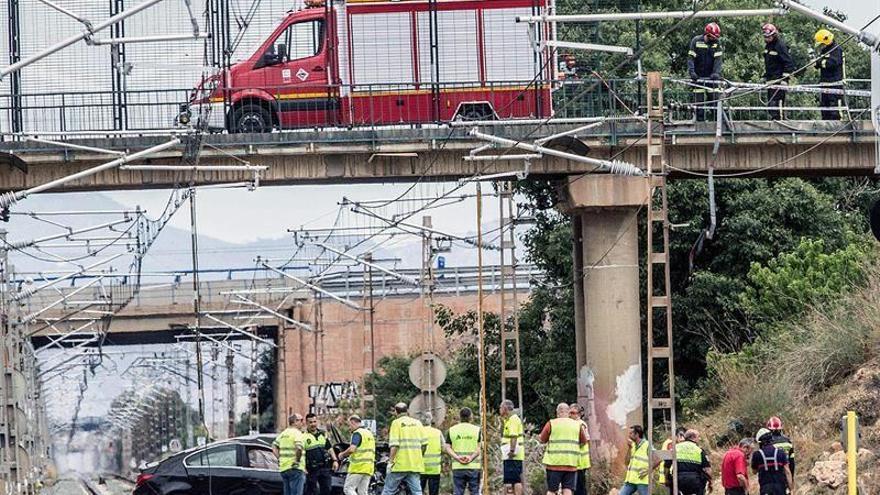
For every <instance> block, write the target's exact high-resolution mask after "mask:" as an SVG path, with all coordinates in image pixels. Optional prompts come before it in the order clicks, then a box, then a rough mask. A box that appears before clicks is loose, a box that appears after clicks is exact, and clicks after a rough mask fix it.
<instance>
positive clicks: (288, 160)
mask: <svg viewBox="0 0 880 495" xmlns="http://www.w3.org/2000/svg"><path fill="white" fill-rule="evenodd" d="M582 125H583V124H575V123H565V124H555V123H550V124H547V125H538V124H531V123H529V124H519V125H516V124H512V123H510V122H504V123H498V124H494V125H483V126H481V127H480V130H481V131H482V132H485V133H488V134H493V135H497V136H502V137H507V138H510V139H513V140H517V141H524V142H529V141H534V140H535V139H539V138H542V137H546V136H549V135H552V134H556V133H559V132H563V131H566V130H571V129H574V128H576V127H579V126H582ZM469 129H470V128H469V127H466V126H460V127H458V126H456V127H448V126H423V127H420V128H412V127H406V128H377V129H336V130H333V129H324V130H303V131H287V132H275V133H268V134H212V135H208V136H206V137H205V139H204V143H205V144H206V146H205V147H204V149H203V152H202V155H201V161H200V164H201V165H231V164H240V162H237V161H236V160H235V159H233V158H231V156H234V157H236V158H239V159H241V160H246V161H247V162H249V163H250V164H251V165H265V166H268V167H269V169H268V170H266V171H265V172H263V173H262V175H261V184H264V185H292V184H321V183H351V182H388V181H411V180H414V179H416V178H418V177H423V176H424V177H429V178H433V179H459V178H464V177H471V176H473V175H484V174H496V173H502V172H516V171H521V170H523V161H522V160H497V161H484V162H472V161H465V160H464V156H465V155H467V154H468V152H469V150H471V149H473V148H475V147H477V146H479V145H481V144H484V143H483V142H481V141H476V140H475V139H473V138H472V137H470V136H468V134H467V133H468V130H469ZM645 133H646V124H645V123H644V122H641V121H613V122H607V123H603V124H602V125H600V126H597V127H594V128H592V129H589V130H585V131H582V132H579V133H577V136H578V137H579V138H580V139H581V140H582V141H583V142H584V143H586V144H587V145H588V146H589V147H590V149H591V151H590V156H592V157H595V158H611V157H615V158H617V159H620V160H623V161H627V162H630V163H633V164H635V165H637V166H641V165H642V164H643V163H644V156H645V140H644V136H645ZM664 136H665V140H666V157H667V162H668V163H669V165H671V166H672V167H675V169H674V170H673V173H674V174H678V175H686V173H685V172H684V171H687V172H693V173H697V174H699V173H704V172H706V171H707V167H708V165H709V164H710V163H712V162H713V161H714V166H715V171H716V172H717V173H719V174H724V173H734V172H736V173H741V172H753V173H754V174H755V175H758V176H761V175H763V176H768V175H868V174H873V173H874V169H875V166H876V163H877V158H876V152H875V147H876V143H877V139H878V138H877V133H876V132H875V129H874V128H873V125H872V124H871V122H869V121H854V122H851V123H848V124H846V123H841V122H823V121H791V122H784V123H779V122H768V121H745V122H733V123H732V124H731V126H729V127H726V128H725V130H724V133H723V135H722V136H721V141H720V148H719V153H718V155H717V157H714V158H713V156H712V149H713V146H714V144H715V139H716V138H715V125H714V123H697V124H695V123H680V124H667V125H666V127H665V129H664ZM167 140H168V137H167V136H130V137H105V138H98V137H96V138H90V139H77V140H72V141H71V142H74V143H76V144H81V145H87V146H95V147H100V148H106V149H112V150H140V149H144V148H147V147H149V146H153V145H156V144H160V143H162V142H166V141H167ZM0 150H3V151H7V152H11V153H14V154H15V155H16V156H19V157H21V158H22V159H23V160H25V161H26V162H27V164H28V168H29V170H28V173H24V172H22V171H21V170H18V169H15V168H13V167H2V170H0V190H2V191H8V190H16V189H23V188H28V187H32V186H34V185H38V184H42V183H45V182H48V181H50V180H53V179H57V178H59V177H63V176H66V175H69V174H72V173H75V172H78V171H80V170H84V169H87V168H90V167H93V166H95V165H98V164H100V163H104V162H106V161H109V158H108V156H107V155H102V154H97V153H92V152H87V151H78V150H71V149H64V148H61V147H58V146H57V145H51V144H42V143H35V142H31V141H11V142H3V143H0ZM182 153H183V147H182V146H178V147H176V148H172V149H170V150H167V151H165V152H162V153H158V154H156V155H153V158H150V159H148V160H143V161H140V162H138V164H150V165H162V164H165V165H179V164H180V163H181V157H182ZM493 153H501V151H500V150H499V151H494V152H493ZM516 153H517V154H520V153H522V151H516ZM593 169H594V167H593V166H592V165H588V164H585V163H580V162H576V161H570V160H565V159H560V158H555V157H550V156H545V157H543V158H541V159H535V160H533V161H532V163H531V166H530V169H529V174H530V175H534V176H562V175H576V174H584V173H590V172H592V171H593ZM190 176H191V172H188V171H185V172H181V171H177V172H169V171H155V170H153V171H134V170H120V169H112V170H108V171H105V172H102V173H99V174H97V175H94V176H91V177H88V178H86V179H82V180H80V181H78V182H75V183H71V184H69V185H67V186H65V188H64V189H60V190H71V191H73V190H107V189H134V188H137V189H145V188H167V187H172V186H174V185H175V184H179V183H181V182H189V178H190ZM250 178H251V177H250V176H249V175H246V174H243V173H242V172H237V171H235V172H210V173H199V175H198V179H199V180H198V182H199V183H200V184H214V183H225V182H235V181H242V180H248V179H250Z"/></svg>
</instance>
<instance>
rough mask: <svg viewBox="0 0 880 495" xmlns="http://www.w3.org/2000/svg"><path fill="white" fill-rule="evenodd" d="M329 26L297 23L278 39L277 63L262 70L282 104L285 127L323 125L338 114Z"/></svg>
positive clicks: (275, 45)
mask: <svg viewBox="0 0 880 495" xmlns="http://www.w3.org/2000/svg"><path fill="white" fill-rule="evenodd" d="M325 29H326V23H325V22H324V19H323V18H315V19H306V20H300V21H294V22H293V23H291V24H290V25H289V26H287V28H286V29H285V30H284V31H282V32H281V34H280V35H279V36H278V38H276V39H275V41H274V43H273V44H272V46H271V47H270V48H269V51H267V53H271V52H272V51H274V56H275V57H276V59H275V60H273V62H275V63H273V64H271V65H267V66H266V67H264V68H263V69H262V70H264V71H265V73H264V81H265V85H266V89H267V90H268V91H269V92H271V93H272V94H273V95H274V96H275V99H276V101H277V102H278V110H279V115H280V119H281V126H282V127H303V126H312V125H321V124H325V123H327V122H328V121H329V117H330V116H331V115H332V113H333V112H334V111H335V110H334V109H335V106H334V105H335V101H336V100H335V98H330V97H329V95H330V93H329V81H328V73H329V71H328V67H327V65H328V63H329V62H328V60H327V47H326V43H325V38H326V36H325Z"/></svg>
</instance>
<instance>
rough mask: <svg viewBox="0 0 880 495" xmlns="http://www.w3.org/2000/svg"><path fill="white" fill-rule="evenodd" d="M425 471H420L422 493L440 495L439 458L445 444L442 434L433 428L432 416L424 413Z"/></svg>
mask: <svg viewBox="0 0 880 495" xmlns="http://www.w3.org/2000/svg"><path fill="white" fill-rule="evenodd" d="M424 423H425V440H426V442H427V444H426V445H425V454H424V458H425V469H424V471H422V493H423V494H428V493H430V494H431V495H440V471H441V468H442V467H443V459H442V457H441V455H442V453H443V450H444V446H445V443H446V442H444V441H443V432H442V431H440V430H438V429H437V428H435V427H434V415H433V414H431V413H425V416H424Z"/></svg>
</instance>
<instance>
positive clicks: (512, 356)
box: [498, 182, 525, 412]
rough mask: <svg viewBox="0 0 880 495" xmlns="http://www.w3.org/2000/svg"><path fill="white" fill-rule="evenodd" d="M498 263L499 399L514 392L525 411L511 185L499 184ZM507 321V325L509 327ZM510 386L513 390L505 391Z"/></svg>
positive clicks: (508, 397) (514, 213) (520, 406)
mask: <svg viewBox="0 0 880 495" xmlns="http://www.w3.org/2000/svg"><path fill="white" fill-rule="evenodd" d="M498 203H499V221H500V222H501V225H500V226H499V227H500V228H499V235H500V248H501V249H500V261H501V278H500V280H501V283H500V287H501V290H500V291H499V292H500V294H501V310H500V311H499V315H500V317H501V329H500V332H501V399H502V400H503V399H511V400H513V399H512V398H511V396H512V395H513V393H514V392H515V393H516V401H515V402H516V406H517V407H518V408H520V411H521V412H522V411H524V410H525V407H524V406H523V403H522V402H523V396H522V369H521V360H520V343H519V300H518V294H517V286H516V269H517V265H518V263H519V260H518V259H517V257H516V216H517V215H516V202H515V201H514V198H513V183H512V182H502V183H499V184H498ZM508 320H510V325H508ZM508 385H513V387H512V388H513V390H509V389H508Z"/></svg>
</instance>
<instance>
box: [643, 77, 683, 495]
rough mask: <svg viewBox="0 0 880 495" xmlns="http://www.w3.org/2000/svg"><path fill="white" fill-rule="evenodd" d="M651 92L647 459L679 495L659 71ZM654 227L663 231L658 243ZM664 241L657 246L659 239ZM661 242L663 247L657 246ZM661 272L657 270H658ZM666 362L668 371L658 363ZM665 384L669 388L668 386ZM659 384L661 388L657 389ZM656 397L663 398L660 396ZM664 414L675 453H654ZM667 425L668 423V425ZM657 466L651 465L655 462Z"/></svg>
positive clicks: (649, 80) (649, 87)
mask: <svg viewBox="0 0 880 495" xmlns="http://www.w3.org/2000/svg"><path fill="white" fill-rule="evenodd" d="M647 90H648V91H647V92H648V95H647V96H648V101H647V103H648V132H647V151H648V156H647V174H648V180H649V181H650V182H649V184H648V187H649V191H650V194H649V196H648V202H647V216H648V218H647V228H646V231H647V235H646V243H647V249H646V251H645V252H646V253H647V259H646V264H647V267H646V268H647V270H646V271H647V276H646V280H647V308H646V315H647V318H646V319H647V323H648V334H647V339H648V377H647V379H648V387H647V388H648V429H647V431H646V434H647V438H648V440H649V442H648V445H649V446H650V447H649V449H650V451H651V452H652V456H649V459H660V460H663V461H667V460H671V461H672V470H671V472H672V473H673V476H672V493H678V480H677V479H676V476H675V475H674V473H675V472H676V469H675V468H676V462H675V440H674V437H675V428H676V418H675V372H674V369H673V356H674V354H673V348H672V345H673V342H672V293H671V290H670V280H671V277H670V269H669V268H670V267H669V209H668V203H667V195H666V161H665V158H664V142H663V80H662V78H661V77H660V73H659V72H651V73H649V74H648V78H647ZM655 229H658V230H659V231H660V232H661V233H660V236H659V239H656V236H655ZM658 240H659V241H660V243H658V242H657V241H658ZM658 244H662V247H659V250H658ZM661 267H662V271H663V275H662V279H663V281H662V284H656V283H655V282H656V281H655V277H654V275H655V270H657V269H659V268H661ZM657 271H659V270H657ZM655 318H662V319H663V320H664V323H663V324H661V325H660V326H661V328H662V327H663V326H665V327H666V332H665V337H663V336H662V333H661V336H660V338H659V339H658V338H657V336H656V335H655V331H654V328H655V324H654V323H655V321H654V320H655ZM664 362H665V364H666V367H665V370H663V369H662V366H660V373H656V372H657V371H658V369H657V368H658V367H657V366H656V365H657V364H658V363H659V364H661V365H662V364H663V363H664ZM664 381H665V382H666V383H665V386H664ZM658 383H659V386H658ZM658 394H660V395H659V396H658ZM656 413H660V415H662V416H663V417H664V419H666V418H668V424H669V434H670V438H673V443H672V450H657V451H655V450H654V445H653V441H651V440H652V438H651V437H652V435H653V434H654V418H655V416H656V415H657V414H656ZM664 423H665V421H664ZM651 464H653V461H652V462H651ZM649 480H650V481H649V484H650V486H651V490H652V491H653V487H654V481H655V477H654V473H653V472H652V473H651V475H650V477H649Z"/></svg>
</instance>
